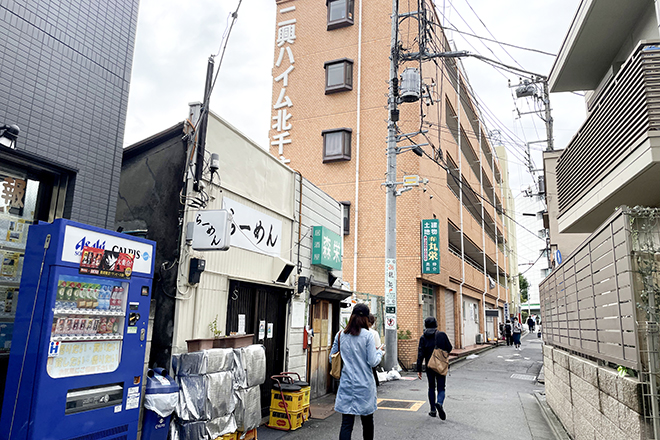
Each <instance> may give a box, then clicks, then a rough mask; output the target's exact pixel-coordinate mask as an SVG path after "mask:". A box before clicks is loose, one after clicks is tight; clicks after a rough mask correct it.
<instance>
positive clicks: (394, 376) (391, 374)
mask: <svg viewBox="0 0 660 440" xmlns="http://www.w3.org/2000/svg"><path fill="white" fill-rule="evenodd" d="M399 379H401V374H400V373H399V372H398V371H396V370H394V369H392V370H390V371H388V372H387V380H399Z"/></svg>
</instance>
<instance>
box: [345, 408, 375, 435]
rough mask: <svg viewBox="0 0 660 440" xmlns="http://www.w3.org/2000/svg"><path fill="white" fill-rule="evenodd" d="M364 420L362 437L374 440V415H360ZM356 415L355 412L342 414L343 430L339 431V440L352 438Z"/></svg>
mask: <svg viewBox="0 0 660 440" xmlns="http://www.w3.org/2000/svg"><path fill="white" fill-rule="evenodd" d="M360 419H361V421H362V438H363V439H364V440H374V415H373V414H369V415H368V416H360ZM354 423H355V416H354V415H353V414H342V415H341V430H340V431H339V440H351V433H352V432H353V424H354Z"/></svg>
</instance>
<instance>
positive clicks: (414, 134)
mask: <svg viewBox="0 0 660 440" xmlns="http://www.w3.org/2000/svg"><path fill="white" fill-rule="evenodd" d="M404 3H405V2H402V4H401V5H400V6H399V7H400V8H401V9H400V11H399V16H400V20H402V21H405V20H410V21H411V22H410V25H411V29H414V31H413V32H412V33H410V34H409V35H408V34H405V35H404V34H403V33H398V37H397V38H399V42H400V45H399V46H400V47H401V49H400V50H399V54H398V55H399V57H398V59H399V61H400V62H399V63H398V65H397V66H396V69H395V70H396V72H395V76H394V78H393V79H392V80H390V77H389V76H388V74H390V72H389V69H388V66H389V65H390V55H391V48H390V42H391V35H392V20H391V8H392V2H391V1H387V0H377V1H369V2H366V1H360V0H355V1H354V0H329V1H327V2H320V3H314V2H311V3H310V2H302V1H296V0H279V1H277V2H276V4H277V12H276V19H275V29H274V36H275V42H274V46H275V50H274V59H273V91H272V109H271V113H272V123H271V124H272V125H271V130H270V151H271V153H272V154H273V155H274V156H276V157H278V158H279V159H280V161H281V162H282V163H286V164H288V165H290V166H291V167H292V168H295V169H296V170H299V171H300V172H301V173H302V174H303V175H304V176H307V177H309V178H310V179H312V180H313V181H314V183H315V184H316V185H317V186H318V187H319V188H321V189H322V190H323V191H326V192H327V193H328V194H330V195H331V196H332V197H333V198H334V199H336V200H339V201H341V203H342V204H343V206H344V213H343V216H344V221H345V227H344V229H343V234H344V256H345V258H344V264H343V275H344V279H345V280H346V281H348V282H350V284H351V287H352V289H353V290H354V291H355V292H356V296H357V297H371V296H378V297H380V298H381V300H382V299H383V297H384V310H378V312H379V313H381V312H385V313H384V315H385V316H386V318H387V319H386V322H385V323H384V324H385V327H386V328H389V329H398V332H399V339H398V348H399V350H398V351H399V358H400V359H401V361H402V362H403V363H404V364H408V365H411V364H412V363H413V362H414V361H415V359H416V348H417V347H416V344H417V338H418V337H419V336H420V335H421V333H422V331H423V320H424V318H425V317H427V316H436V317H437V319H438V323H439V328H440V329H441V330H443V331H445V332H446V333H447V335H448V336H449V338H450V340H451V341H452V344H454V345H455V346H457V347H466V346H469V345H474V344H477V343H484V342H486V341H487V340H491V339H494V338H497V325H498V322H501V321H502V320H503V319H504V314H505V313H507V314H513V313H515V312H516V311H515V305H516V303H515V302H514V301H515V300H514V298H515V297H517V296H518V295H517V293H516V292H517V288H516V286H515V285H514V282H513V279H512V277H515V275H516V274H517V261H516V259H515V256H514V255H512V252H511V249H512V248H515V229H514V228H512V227H511V226H512V224H511V223H510V221H509V217H508V216H506V213H507V212H512V211H513V198H512V197H511V193H510V191H509V189H508V183H507V181H508V176H507V171H506V167H505V166H504V165H503V164H504V163H505V162H504V161H502V160H501V159H504V157H503V156H502V155H503V154H504V149H503V148H500V149H496V147H498V145H497V144H498V142H497V140H494V139H493V138H491V137H490V136H488V135H487V134H488V133H489V132H488V127H486V126H485V125H484V124H483V123H482V122H481V121H482V118H481V117H480V113H479V108H478V106H477V104H476V98H475V96H474V92H473V91H472V89H471V88H470V86H469V83H468V80H467V77H466V75H465V73H464V72H463V70H462V67H461V66H460V63H458V62H457V61H456V59H454V58H437V59H436V60H435V61H436V62H426V61H425V62H423V63H420V62H419V61H418V60H414V61H413V59H412V58H413V56H414V52H419V51H420V47H421V46H419V45H418V41H422V42H423V44H424V46H423V47H422V50H427V51H433V52H443V51H449V50H452V49H451V47H450V44H449V42H448V41H447V39H446V37H445V35H444V33H443V32H442V29H441V27H440V26H439V19H438V17H437V15H436V12H435V9H434V6H433V4H432V2H429V1H419V2H418V1H415V2H412V3H410V9H411V10H410V11H408V10H407V9H405V8H407V7H408V4H404ZM414 11H420V12H419V14H417V13H413V12H414ZM404 17H405V18H404ZM418 23H421V26H422V27H423V28H426V27H429V28H430V27H432V28H433V31H434V32H433V33H431V32H429V33H424V35H422V36H421V37H420V36H419V35H418V29H419V27H418ZM432 34H433V35H434V37H432V38H430V37H428V35H432ZM319 48H323V50H319ZM420 66H421V72H419V71H415V70H414V69H419V68H420ZM420 78H423V80H421V79H420ZM411 84H412V85H411ZM388 91H389V92H390V93H394V94H395V95H396V98H395V99H397V102H398V103H399V109H398V110H397V111H396V113H395V114H389V112H388V110H387V104H388V102H387V98H386V96H387V95H388ZM420 97H421V99H419V98H420ZM388 117H389V118H396V120H398V122H396V121H395V122H396V124H397V130H398V131H397V133H398V134H399V135H398V136H397V141H398V143H397V147H396V153H395V154H396V155H398V159H397V160H398V170H399V171H398V173H397V175H396V181H397V185H400V186H399V188H400V189H399V190H398V191H397V201H396V218H397V220H396V222H397V224H396V248H397V255H396V258H394V259H391V258H386V256H385V253H384V251H385V236H386V235H385V230H386V191H385V188H384V187H383V184H384V183H385V179H384V173H386V172H387V171H388V163H387V154H386V153H387V151H388V145H387V143H386V142H385V139H386V135H387V133H388V123H387V120H388ZM420 127H421V129H420ZM413 153H414V154H413ZM402 170H405V173H404V172H403V171H402ZM386 260H387V261H386ZM391 293H394V296H392V298H395V300H394V301H393V302H392V303H391V304H390V303H388V301H390V299H389V295H390V294H391ZM374 304H377V303H376V302H375V303H374ZM380 304H381V306H382V305H383V304H382V301H381V303H380ZM389 310H396V314H395V315H392V314H390V313H388V311H389Z"/></svg>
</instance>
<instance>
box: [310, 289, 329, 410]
mask: <svg viewBox="0 0 660 440" xmlns="http://www.w3.org/2000/svg"><path fill="white" fill-rule="evenodd" d="M330 308H331V305H330V303H329V302H328V301H319V302H318V303H316V304H313V306H312V313H311V317H312V329H314V337H313V338H312V349H311V356H310V357H311V362H310V386H311V397H314V398H315V397H319V396H323V395H325V394H327V393H328V387H329V384H330V383H331V379H332V378H331V377H330V364H329V362H328V357H329V356H330V349H331V348H332V342H333V339H332V337H333V336H334V335H332V334H331V332H332V318H331V317H332V313H331V310H330Z"/></svg>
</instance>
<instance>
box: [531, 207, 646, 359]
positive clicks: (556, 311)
mask: <svg viewBox="0 0 660 440" xmlns="http://www.w3.org/2000/svg"><path fill="white" fill-rule="evenodd" d="M631 245H632V243H631V240H630V234H629V232H628V229H627V228H626V214H624V212H623V211H622V210H619V211H618V213H616V214H614V215H613V216H612V217H610V219H609V220H608V221H607V222H606V223H605V224H603V225H602V226H601V227H600V229H599V230H597V231H596V232H595V233H594V234H593V235H592V236H591V237H590V238H589V240H587V241H585V242H584V243H583V244H582V245H581V246H580V247H579V248H577V249H576V250H575V252H574V253H573V254H572V255H571V257H570V258H568V259H567V260H566V261H565V262H564V263H563V264H561V265H560V266H559V267H558V268H557V269H556V270H555V271H554V272H553V273H552V274H551V275H550V276H548V277H547V278H546V279H545V280H544V281H543V282H542V283H541V284H540V286H539V290H540V296H541V315H542V319H543V332H544V339H545V341H546V342H548V343H550V344H552V345H556V346H559V347H564V348H566V349H569V350H573V351H576V352H579V353H583V354H586V355H589V356H593V357H595V358H598V359H603V360H606V361H608V362H612V363H615V364H618V365H623V366H626V367H630V368H634V369H636V370H638V369H639V366H640V365H639V353H638V350H637V345H638V341H637V324H636V316H635V313H636V311H635V300H634V289H633V273H632V271H631V268H632V267H631V263H632V260H631Z"/></svg>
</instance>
